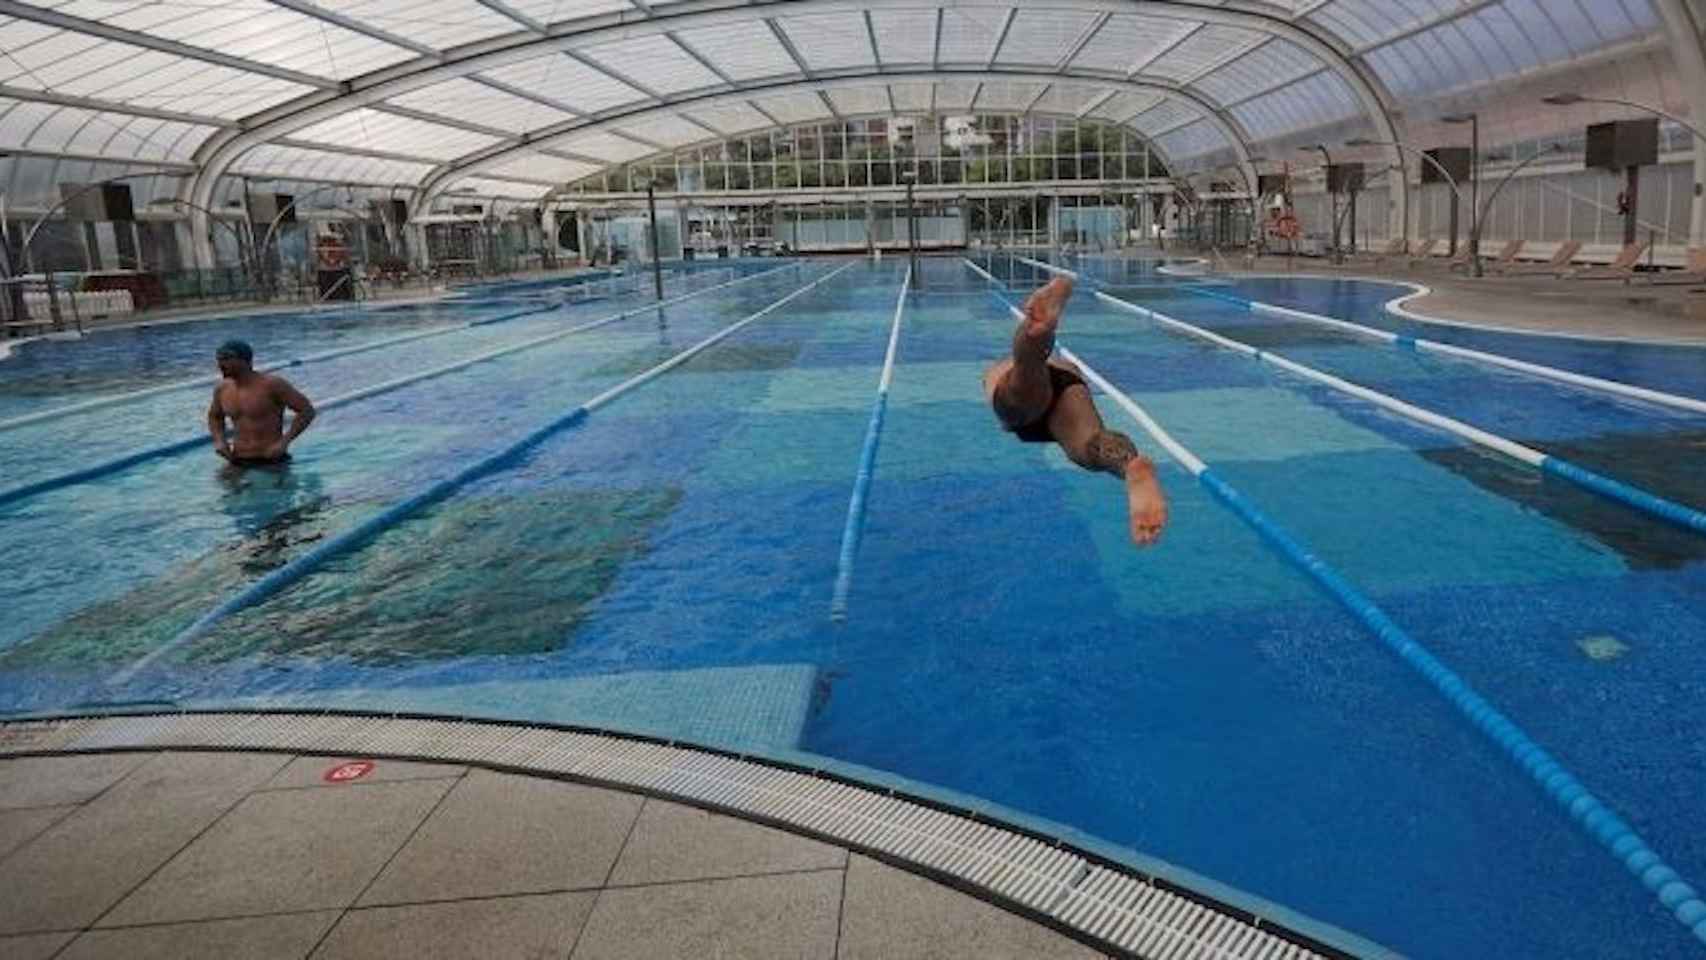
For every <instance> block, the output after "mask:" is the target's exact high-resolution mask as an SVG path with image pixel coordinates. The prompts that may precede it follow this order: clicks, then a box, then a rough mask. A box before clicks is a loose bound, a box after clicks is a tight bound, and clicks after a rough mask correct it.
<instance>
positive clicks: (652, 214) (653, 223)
mask: <svg viewBox="0 0 1706 960" xmlns="http://www.w3.org/2000/svg"><path fill="white" fill-rule="evenodd" d="M645 184H646V216H647V218H648V220H649V222H650V229H651V238H652V288H653V290H655V291H656V292H657V298H658V300H659V301H662V300H663V249H662V248H661V247H659V246H658V197H657V182H656V180H655V179H654V178H652V177H646V178H645Z"/></svg>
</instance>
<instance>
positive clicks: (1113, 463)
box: [1048, 383, 1167, 547]
mask: <svg viewBox="0 0 1706 960" xmlns="http://www.w3.org/2000/svg"><path fill="white" fill-rule="evenodd" d="M1048 426H1049V432H1050V433H1051V434H1053V435H1054V440H1055V442H1056V443H1058V444H1060V446H1061V448H1062V449H1063V450H1065V451H1066V455H1067V456H1068V457H1071V458H1072V462H1073V463H1076V464H1078V465H1079V466H1081V467H1083V468H1084V469H1086V470H1095V471H1098V472H1101V473H1111V474H1113V475H1114V476H1116V477H1119V478H1120V479H1121V480H1122V481H1123V482H1124V483H1125V491H1126V511H1127V515H1128V519H1129V522H1130V524H1131V539H1132V542H1133V543H1136V544H1137V545H1138V546H1140V547H1146V546H1148V545H1150V544H1152V543H1154V542H1155V541H1156V539H1158V538H1159V537H1160V536H1161V528H1163V527H1165V526H1166V525H1167V498H1166V496H1164V495H1163V494H1162V493H1161V483H1160V481H1159V480H1157V479H1156V476H1155V465H1154V464H1152V463H1150V462H1149V459H1148V458H1147V457H1145V456H1144V455H1143V454H1141V453H1139V452H1138V450H1137V445H1136V444H1134V443H1132V442H1131V438H1130V437H1128V436H1126V435H1125V434H1123V433H1120V432H1118V431H1115V430H1109V429H1108V428H1107V426H1106V425H1104V424H1103V423H1102V417H1101V415H1100V414H1098V413H1097V412H1096V404H1095V401H1093V400H1091V398H1090V389H1089V388H1088V387H1086V386H1084V385H1083V384H1077V383H1075V384H1072V385H1071V386H1069V387H1067V388H1066V389H1065V390H1062V391H1061V393H1060V398H1059V399H1057V400H1056V401H1055V404H1054V411H1053V412H1052V413H1050V414H1049V419H1048Z"/></svg>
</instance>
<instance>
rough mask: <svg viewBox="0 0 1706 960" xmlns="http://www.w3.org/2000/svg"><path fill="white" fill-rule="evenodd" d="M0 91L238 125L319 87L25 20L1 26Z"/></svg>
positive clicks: (7, 22) (11, 21)
mask: <svg viewBox="0 0 1706 960" xmlns="http://www.w3.org/2000/svg"><path fill="white" fill-rule="evenodd" d="M0 52H3V54H4V55H3V56H0V84H5V85H6V86H10V87H16V88H18V89H21V90H46V91H51V92H53V93H58V94H63V95H67V96H74V97H95V98H99V99H102V100H106V101H110V102H113V103H134V104H136V105H138V106H141V107H147V108H151V109H155V110H173V111H177V112H181V113H199V114H206V115H208V116H213V117H223V118H226V119H237V118H239V117H244V116H247V115H249V114H251V113H255V112H257V111H259V110H264V109H266V108H267V107H270V106H273V105H275V104H279V103H283V102H285V101H286V100H290V99H291V98H293V97H297V96H300V95H302V94H304V93H308V92H309V91H310V90H311V89H312V88H311V87H307V86H303V85H301V84H296V83H292V82H290V81H288V80H278V79H274V78H272V77H267V76H262V75H260V74H254V73H247V72H244V71H241V70H233V69H230V68H229V67H221V66H215V65H212V64H208V63H204V62H202V61H200V60H191V59H187V58H184V57H178V56H173V55H171V54H167V53H159V52H156V51H153V50H148V49H145V48H143V47H135V46H131V45H130V44H127V43H118V42H116V41H111V40H102V39H99V38H97V37H92V36H88V35H85V34H79V33H72V32H68V31H60V30H47V31H43V30H41V29H40V28H38V26H37V25H35V24H31V23H26V22H24V21H18V20H8V21H3V22H0Z"/></svg>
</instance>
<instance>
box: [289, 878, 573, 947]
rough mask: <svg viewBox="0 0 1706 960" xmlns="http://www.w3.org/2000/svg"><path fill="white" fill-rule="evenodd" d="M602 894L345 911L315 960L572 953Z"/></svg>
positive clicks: (570, 894)
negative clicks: (571, 950) (589, 915)
mask: <svg viewBox="0 0 1706 960" xmlns="http://www.w3.org/2000/svg"><path fill="white" fill-rule="evenodd" d="M596 898H597V894H596V893H595V892H590V891H589V892H586V893H560V894H552V895H548V896H524V897H498V898H495V899H491V900H457V901H454V902H450V903H428V904H415V905H412V906H402V907H364V908H361V909H358V910H352V911H350V912H349V913H347V914H345V915H344V918H343V919H342V920H341V921H339V922H338V925H337V928H336V929H334V930H333V931H332V934H331V936H329V937H327V938H326V942H325V943H323V944H321V945H320V949H318V950H316V951H315V952H314V960H356V958H364V957H408V958H410V960H435V958H439V957H444V958H452V957H455V958H461V957H477V958H479V960H535V958H542V957H551V958H561V957H566V956H568V952H569V948H570V947H571V946H572V945H573V944H574V942H575V935H576V934H578V933H579V932H580V929H581V926H582V924H584V923H586V918H587V915H588V914H590V913H591V912H592V903H593V900H595V899H596Z"/></svg>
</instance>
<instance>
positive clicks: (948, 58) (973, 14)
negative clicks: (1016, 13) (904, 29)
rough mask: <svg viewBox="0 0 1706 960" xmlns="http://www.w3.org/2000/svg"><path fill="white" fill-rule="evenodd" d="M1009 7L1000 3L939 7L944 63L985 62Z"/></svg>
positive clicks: (998, 34)
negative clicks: (995, 5)
mask: <svg viewBox="0 0 1706 960" xmlns="http://www.w3.org/2000/svg"><path fill="white" fill-rule="evenodd" d="M1008 13H1009V11H1008V10H1006V9H1004V8H1002V7H944V8H942V39H941V43H940V46H941V58H942V62H943V63H988V62H990V61H992V60H994V59H995V43H996V41H997V40H999V39H1000V38H1001V27H1002V25H1003V24H1005V23H1006V22H1007V16H1008Z"/></svg>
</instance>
